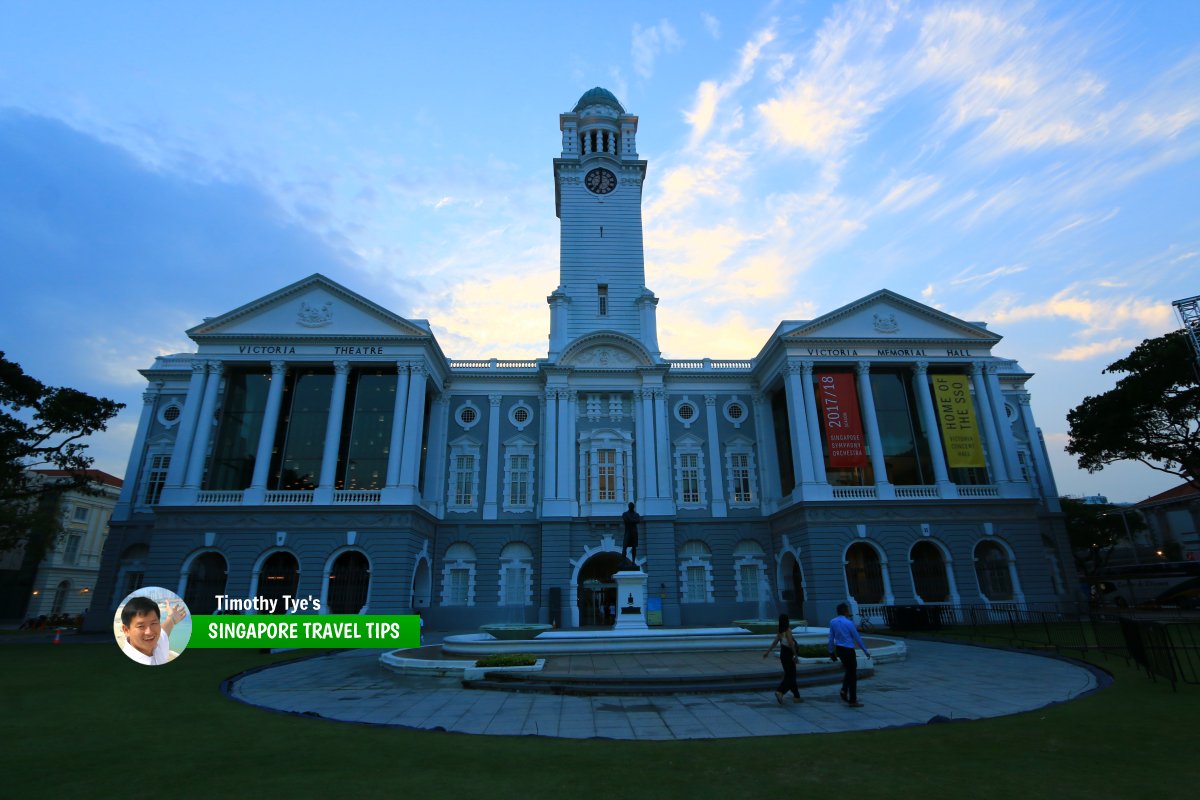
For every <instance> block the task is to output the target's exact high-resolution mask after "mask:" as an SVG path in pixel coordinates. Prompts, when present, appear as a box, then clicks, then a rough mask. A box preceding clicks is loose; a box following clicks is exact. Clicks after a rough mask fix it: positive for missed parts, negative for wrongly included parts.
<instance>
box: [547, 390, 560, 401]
mask: <svg viewBox="0 0 1200 800" xmlns="http://www.w3.org/2000/svg"><path fill="white" fill-rule="evenodd" d="M557 399H558V389H551V388H549V387H547V388H546V402H548V403H553V402H554V401H555V400H557Z"/></svg>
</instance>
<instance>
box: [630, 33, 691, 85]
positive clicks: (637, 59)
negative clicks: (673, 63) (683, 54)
mask: <svg viewBox="0 0 1200 800" xmlns="http://www.w3.org/2000/svg"><path fill="white" fill-rule="evenodd" d="M681 47H683V39H681V38H679V34H678V33H677V32H676V31H675V28H674V27H673V26H672V25H671V23H670V22H668V21H667V20H665V19H664V20H662V21H660V22H659V23H658V24H657V25H651V26H650V27H649V28H643V27H642V26H641V25H639V24H637V23H636V22H635V23H634V24H633V44H632V55H633V69H634V71H635V72H637V74H638V75H641V76H642V77H643V78H649V77H651V76H652V75H654V62H655V61H656V60H658V57H659V56H660V55H662V54H663V53H675V52H678V51H679V49H680V48H681Z"/></svg>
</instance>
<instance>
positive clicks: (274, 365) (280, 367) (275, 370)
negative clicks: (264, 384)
mask: <svg viewBox="0 0 1200 800" xmlns="http://www.w3.org/2000/svg"><path fill="white" fill-rule="evenodd" d="M286 372H287V362H286V361H272V362H271V376H272V377H274V376H277V375H283V374H285V373H286Z"/></svg>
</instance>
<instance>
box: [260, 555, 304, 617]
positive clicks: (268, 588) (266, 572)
mask: <svg viewBox="0 0 1200 800" xmlns="http://www.w3.org/2000/svg"><path fill="white" fill-rule="evenodd" d="M299 585H300V562H299V561H297V560H296V557H295V556H294V555H292V554H291V553H289V552H287V551H286V550H280V551H278V552H275V553H271V555H269V556H267V559H266V560H265V561H263V564H262V566H261V567H260V568H259V570H258V591H257V594H258V596H259V597H262V598H265V599H266V600H274V601H275V612H274V613H276V614H282V613H284V612H285V611H287V609H286V608H285V607H284V602H283V596H284V595H287V596H289V597H295V596H296V587H297V586H299ZM269 607H270V604H269V603H268V608H269Z"/></svg>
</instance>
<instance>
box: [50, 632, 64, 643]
mask: <svg viewBox="0 0 1200 800" xmlns="http://www.w3.org/2000/svg"><path fill="white" fill-rule="evenodd" d="M51 644H62V628H55V629H54V641H53V642H51Z"/></svg>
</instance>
